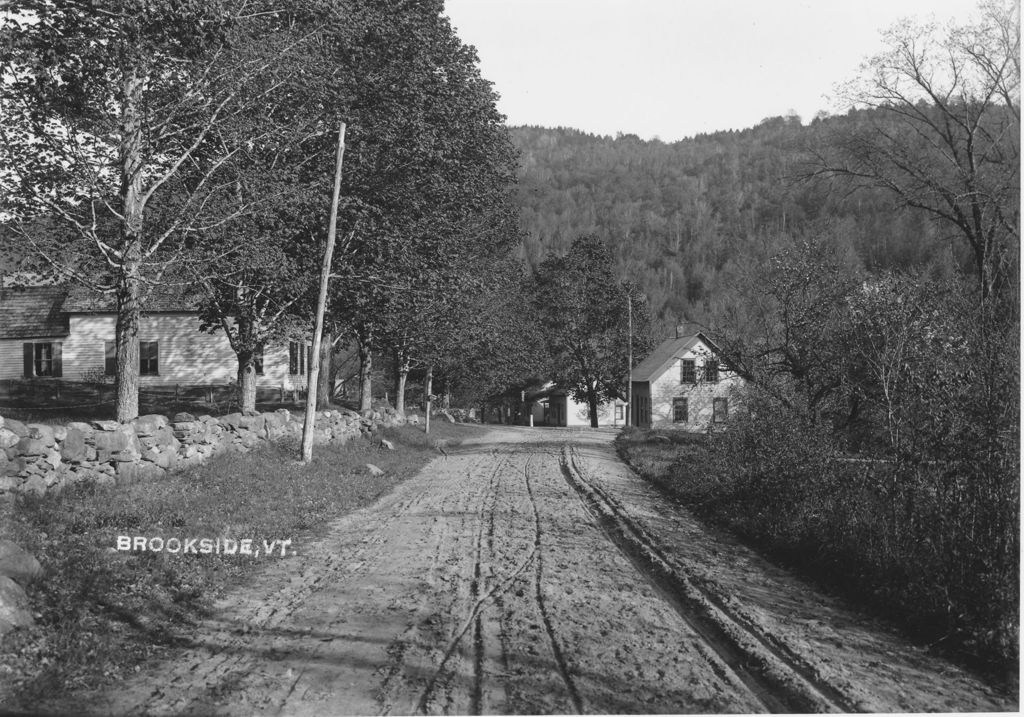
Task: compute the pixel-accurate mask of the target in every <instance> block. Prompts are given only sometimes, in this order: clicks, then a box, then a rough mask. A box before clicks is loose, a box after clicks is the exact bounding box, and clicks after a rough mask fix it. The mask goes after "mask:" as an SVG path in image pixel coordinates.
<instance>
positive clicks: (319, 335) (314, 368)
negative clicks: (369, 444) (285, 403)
mask: <svg viewBox="0 0 1024 717" xmlns="http://www.w3.org/2000/svg"><path fill="white" fill-rule="evenodd" d="M344 156H345V123H344V122H342V123H341V125H340V126H339V127H338V162H337V166H335V168H334V197H333V199H332V200H331V221H330V225H329V226H328V228H327V249H325V250H324V263H323V267H322V268H321V270H320V298H319V299H317V302H316V323H315V324H314V326H313V349H312V352H311V353H312V356H310V362H309V376H308V377H307V378H306V421H305V423H303V425H302V462H303V463H309V462H310V461H311V460H313V429H314V428H315V427H316V387H317V382H318V381H319V379H320V343H321V341H322V339H323V333H324V311H325V310H326V307H327V282H328V280H329V279H330V275H331V257H332V256H333V254H334V237H335V234H336V233H337V229H338V201H339V199H340V196H341V160H342V158H343V157H344ZM310 391H312V392H313V394H312V397H311V396H310ZM311 399H312V400H311Z"/></svg>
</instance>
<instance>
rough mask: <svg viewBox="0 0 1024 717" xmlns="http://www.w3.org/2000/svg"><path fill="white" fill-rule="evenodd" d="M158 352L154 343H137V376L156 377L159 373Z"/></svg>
mask: <svg viewBox="0 0 1024 717" xmlns="http://www.w3.org/2000/svg"><path fill="white" fill-rule="evenodd" d="M159 357H160V351H159V349H158V348H157V342H156V341H140V342H139V375H140V376H156V375H157V374H158V373H159V369H160V364H159V360H158V359H159Z"/></svg>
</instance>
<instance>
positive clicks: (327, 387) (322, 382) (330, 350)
mask: <svg viewBox="0 0 1024 717" xmlns="http://www.w3.org/2000/svg"><path fill="white" fill-rule="evenodd" d="M332 338H333V337H332V336H331V332H330V330H329V329H328V328H327V327H324V336H323V341H322V342H321V344H320V373H319V374H318V375H317V386H316V407H317V408H318V409H323V408H326V407H327V406H328V405H329V404H330V402H331V386H332V383H333V379H334V377H333V376H332V375H331V357H332V355H333V354H334V342H333V341H332V340H331V339H332Z"/></svg>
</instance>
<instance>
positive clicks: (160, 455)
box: [0, 409, 403, 499]
mask: <svg viewBox="0 0 1024 717" xmlns="http://www.w3.org/2000/svg"><path fill="white" fill-rule="evenodd" d="M402 421H403V419H402V418H401V417H400V416H398V415H397V414H396V413H395V411H394V409H391V410H390V411H387V410H385V411H371V412H368V415H366V416H361V415H359V414H358V413H356V412H354V411H348V410H344V409H342V410H328V411H321V412H318V413H317V420H316V430H315V432H314V442H315V443H316V444H319V445H323V444H325V443H336V442H344V441H347V440H348V439H350V438H352V437H353V436H359V435H360V434H363V435H367V436H368V435H371V434H372V433H373V432H374V431H376V429H377V427H378V426H381V425H384V426H387V425H394V424H397V423H401V422H402ZM301 435H302V421H301V420H295V419H294V418H293V417H292V414H291V413H290V412H289V411H288V410H286V409H278V410H277V411H274V412H273V413H255V412H254V413H246V414H243V413H231V414H228V415H226V416H222V417H221V418H214V417H212V416H198V417H196V416H194V415H192V414H190V413H178V414H176V415H175V416H174V417H173V418H172V419H171V420H168V419H167V418H166V417H165V416H161V415H150V416H140V417H139V418H136V419H135V420H133V421H129V422H128V423H124V424H122V423H118V422H116V421H91V422H88V423H85V422H74V423H69V424H68V425H67V426H48V425H44V424H39V423H28V424H26V423H22V422H21V421H16V420H14V419H10V418H8V419H4V418H3V417H2V416H0V499H2V498H4V497H5V496H10V495H13V493H15V492H22V493H34V494H37V495H42V494H44V493H46V492H57V491H60V490H62V489H63V488H64V487H65V486H67V485H71V484H75V483H79V482H82V481H89V482H92V483H96V484H98V485H115V484H117V483H127V482H132V481H136V480H156V479H159V478H161V477H162V476H164V475H165V474H166V473H167V471H173V470H178V469H181V468H187V467H190V466H194V465H198V464H200V463H203V462H204V461H206V460H207V459H208V458H209V457H210V456H212V455H214V454H216V453H219V452H221V451H225V450H232V451H241V452H245V451H250V450H252V449H254V448H256V447H258V446H259V445H260V444H262V443H263V442H265V441H279V440H285V439H298V438H299V437H300V436H301Z"/></svg>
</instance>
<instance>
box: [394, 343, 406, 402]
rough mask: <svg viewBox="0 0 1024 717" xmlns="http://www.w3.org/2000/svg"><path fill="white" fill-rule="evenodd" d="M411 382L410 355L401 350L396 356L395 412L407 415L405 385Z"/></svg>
mask: <svg viewBox="0 0 1024 717" xmlns="http://www.w3.org/2000/svg"><path fill="white" fill-rule="evenodd" d="M408 380H409V355H408V353H407V352H406V351H405V349H399V350H398V351H397V352H396V356H395V411H397V412H398V415H399V416H404V415H405V385H406V383H407V382H408Z"/></svg>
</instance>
